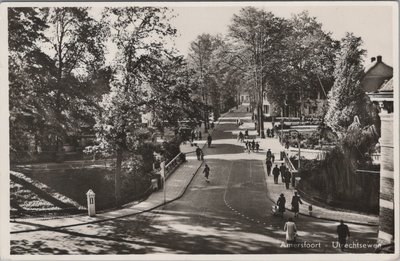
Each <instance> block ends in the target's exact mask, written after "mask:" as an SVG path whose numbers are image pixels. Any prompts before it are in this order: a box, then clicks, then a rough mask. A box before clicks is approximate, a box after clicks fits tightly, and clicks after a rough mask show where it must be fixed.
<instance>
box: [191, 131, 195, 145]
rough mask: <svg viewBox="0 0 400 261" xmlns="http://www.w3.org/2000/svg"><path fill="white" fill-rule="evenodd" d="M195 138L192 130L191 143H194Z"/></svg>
mask: <svg viewBox="0 0 400 261" xmlns="http://www.w3.org/2000/svg"><path fill="white" fill-rule="evenodd" d="M195 138H196V134H195V133H194V130H192V133H191V140H192V143H193V141H194V139H195Z"/></svg>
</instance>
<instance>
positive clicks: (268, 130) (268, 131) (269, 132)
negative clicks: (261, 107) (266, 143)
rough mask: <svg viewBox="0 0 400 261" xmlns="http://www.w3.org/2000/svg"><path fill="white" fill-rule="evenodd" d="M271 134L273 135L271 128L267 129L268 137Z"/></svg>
mask: <svg viewBox="0 0 400 261" xmlns="http://www.w3.org/2000/svg"><path fill="white" fill-rule="evenodd" d="M270 135H271V131H270V129H269V128H268V129H267V137H268V138H269V137H270Z"/></svg>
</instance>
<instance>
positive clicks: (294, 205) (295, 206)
mask: <svg viewBox="0 0 400 261" xmlns="http://www.w3.org/2000/svg"><path fill="white" fill-rule="evenodd" d="M291 204H292V211H293V212H294V217H299V211H300V205H299V204H303V202H302V201H301V199H300V196H299V195H297V191H295V192H294V195H293V197H292V203H291Z"/></svg>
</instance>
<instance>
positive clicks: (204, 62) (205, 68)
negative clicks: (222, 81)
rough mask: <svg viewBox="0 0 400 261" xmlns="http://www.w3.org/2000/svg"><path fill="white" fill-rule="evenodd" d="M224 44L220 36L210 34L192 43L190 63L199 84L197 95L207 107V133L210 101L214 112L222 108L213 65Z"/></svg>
mask: <svg viewBox="0 0 400 261" xmlns="http://www.w3.org/2000/svg"><path fill="white" fill-rule="evenodd" d="M222 44H223V40H222V38H221V37H220V36H218V35H217V36H213V35H210V34H201V35H199V36H197V38H196V40H194V41H193V42H191V43H190V49H189V63H190V66H191V68H193V70H194V71H195V72H196V75H195V77H196V78H197V81H198V82H199V90H198V91H197V94H198V95H199V96H200V97H201V99H202V101H203V103H205V105H206V107H205V110H204V112H203V117H204V130H205V131H206V132H207V129H208V118H209V116H208V101H209V100H210V102H211V104H212V106H213V108H214V111H217V110H218V109H219V107H220V104H219V97H220V93H219V88H218V80H217V79H216V77H215V76H216V75H217V74H218V72H216V71H215V70H214V69H215V67H213V66H212V65H213V59H214V56H215V54H216V52H217V50H218V48H220V46H221V45H222ZM216 108H218V109H216Z"/></svg>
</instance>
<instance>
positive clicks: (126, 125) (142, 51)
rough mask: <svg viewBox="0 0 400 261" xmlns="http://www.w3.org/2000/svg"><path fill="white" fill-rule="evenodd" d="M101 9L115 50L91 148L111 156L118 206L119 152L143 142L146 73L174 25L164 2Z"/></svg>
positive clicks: (152, 67) (148, 94)
mask: <svg viewBox="0 0 400 261" xmlns="http://www.w3.org/2000/svg"><path fill="white" fill-rule="evenodd" d="M103 15H104V22H107V23H108V24H109V26H110V29H111V40H112V41H113V43H115V44H116V47H117V50H118V52H117V54H116V57H115V60H114V61H113V69H114V71H115V75H114V80H113V81H112V83H111V85H112V86H111V89H110V92H109V93H108V94H106V95H104V96H103V100H102V102H101V104H100V105H101V108H102V111H101V113H100V114H99V115H98V117H97V119H96V126H95V129H96V135H97V142H98V144H97V145H96V146H95V147H93V148H92V149H93V150H98V151H100V152H102V153H103V154H111V155H115V157H116V169H115V201H116V205H117V206H119V205H120V203H121V194H120V188H121V167H122V162H123V159H124V153H127V154H128V156H129V155H134V153H135V152H136V151H137V150H138V149H139V148H140V146H141V144H142V143H143V142H144V140H143V139H141V137H140V132H141V130H142V128H141V126H142V125H141V116H142V114H143V113H145V112H147V111H146V110H147V108H146V104H147V103H148V102H151V85H150V82H149V80H150V77H149V76H151V74H152V73H153V71H155V70H156V69H157V68H156V67H157V64H158V63H157V61H158V60H161V59H163V58H164V57H165V54H166V53H168V51H167V48H166V47H165V42H166V41H167V40H169V39H171V38H173V37H174V36H175V34H176V30H175V29H174V28H172V27H171V25H170V24H169V20H170V19H171V15H170V13H169V10H168V9H167V8H158V7H127V8H107V9H106V10H105V11H104V13H103Z"/></svg>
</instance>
